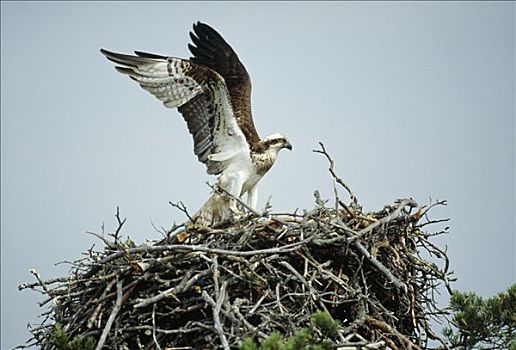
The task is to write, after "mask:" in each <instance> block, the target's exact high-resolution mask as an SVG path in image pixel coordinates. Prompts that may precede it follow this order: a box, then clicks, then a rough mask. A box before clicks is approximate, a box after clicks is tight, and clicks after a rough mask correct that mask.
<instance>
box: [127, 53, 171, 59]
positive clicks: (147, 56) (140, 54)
mask: <svg viewBox="0 0 516 350" xmlns="http://www.w3.org/2000/svg"><path fill="white" fill-rule="evenodd" d="M134 53H135V54H136V55H138V56H140V57H143V58H151V59H167V57H166V56H163V55H157V54H155V53H150V52H144V51H134Z"/></svg>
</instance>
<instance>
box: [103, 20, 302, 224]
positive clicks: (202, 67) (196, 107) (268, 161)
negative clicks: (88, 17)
mask: <svg viewBox="0 0 516 350" xmlns="http://www.w3.org/2000/svg"><path fill="white" fill-rule="evenodd" d="M190 37H191V39H192V42H193V44H194V45H191V44H189V45H188V47H189V49H190V51H191V52H192V54H193V56H192V57H191V58H190V59H189V60H186V59H181V58H175V57H167V56H161V55H156V54H152V53H145V52H140V51H135V54H136V56H133V55H125V54H119V53H114V52H110V51H107V50H104V49H102V50H101V52H102V53H103V54H104V55H105V56H106V57H107V58H108V59H109V60H111V61H113V62H115V63H116V64H117V66H116V69H117V71H119V72H120V73H122V74H125V75H128V76H129V77H130V78H131V79H133V80H135V81H136V82H138V83H139V84H140V86H141V87H142V88H143V89H145V90H147V91H148V92H149V93H151V94H152V95H154V96H155V97H156V98H158V99H159V100H160V101H162V102H163V104H164V105H165V106H166V107H168V108H177V109H178V110H179V112H180V113H181V114H182V115H183V118H184V120H185V122H186V124H187V127H188V131H189V132H190V134H191V135H192V138H193V144H194V153H195V154H196V155H197V157H198V159H199V161H200V162H202V163H203V164H205V165H206V167H207V172H208V173H209V174H213V175H220V176H219V179H218V185H219V186H221V187H222V188H224V189H225V190H226V191H228V192H229V193H231V194H232V195H233V196H235V197H237V198H240V197H242V196H243V195H244V194H246V193H247V195H248V198H247V199H248V204H249V205H250V206H251V207H252V208H255V207H256V204H257V189H256V186H257V183H258V182H259V180H260V179H261V178H262V177H263V176H264V175H265V174H266V173H267V171H268V170H269V169H270V168H271V167H272V165H273V164H274V162H275V160H276V157H277V154H278V152H279V151H280V150H281V149H282V148H289V149H291V148H292V146H291V145H290V143H289V142H288V141H287V139H286V138H285V137H284V136H282V135H280V134H274V135H271V136H269V137H267V138H265V139H263V140H262V139H261V138H260V136H259V135H258V132H257V131H256V128H255V126H254V122H253V117H252V112H251V80H250V78H249V74H248V73H247V71H246V69H245V67H244V65H243V64H242V63H241V62H240V60H239V59H238V56H237V54H236V53H235V51H234V50H233V49H232V48H231V46H230V45H229V44H228V43H227V42H226V41H225V40H224V38H222V36H221V35H220V34H219V33H218V32H217V31H215V30H214V29H213V28H211V27H210V26H208V25H206V24H204V23H200V22H197V23H196V24H194V26H193V32H191V33H190ZM237 212H238V209H237V206H236V203H235V201H228V200H226V199H224V198H222V197H220V195H219V194H218V193H214V194H212V196H211V197H210V199H209V200H208V201H207V202H206V203H205V204H204V205H203V207H202V208H201V209H200V210H199V212H198V213H197V214H196V215H195V218H196V219H197V220H196V222H195V223H196V224H200V225H216V224H217V223H220V222H221V221H225V220H226V219H227V218H228V217H231V216H232V215H233V214H235V213H237Z"/></svg>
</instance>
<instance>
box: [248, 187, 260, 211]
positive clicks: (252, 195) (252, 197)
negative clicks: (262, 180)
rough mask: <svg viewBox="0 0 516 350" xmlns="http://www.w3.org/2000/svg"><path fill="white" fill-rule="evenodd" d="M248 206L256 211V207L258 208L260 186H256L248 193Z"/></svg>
mask: <svg viewBox="0 0 516 350" xmlns="http://www.w3.org/2000/svg"><path fill="white" fill-rule="evenodd" d="M247 205H248V206H249V207H251V209H253V210H256V207H257V206H258V186H257V185H254V186H253V188H251V189H250V190H249V191H248V192H247Z"/></svg>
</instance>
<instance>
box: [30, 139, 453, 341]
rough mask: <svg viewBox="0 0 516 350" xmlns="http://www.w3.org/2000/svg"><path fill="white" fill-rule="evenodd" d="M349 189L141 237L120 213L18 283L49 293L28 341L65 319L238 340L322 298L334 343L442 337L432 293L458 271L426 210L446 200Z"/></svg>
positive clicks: (153, 337)
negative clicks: (62, 258) (380, 204)
mask: <svg viewBox="0 0 516 350" xmlns="http://www.w3.org/2000/svg"><path fill="white" fill-rule="evenodd" d="M323 151H324V153H325V154H326V151H325V150H324V148H323ZM326 155H327V154H326ZM328 159H329V160H330V162H331V167H330V171H331V173H332V175H333V176H334V179H335V180H336V183H341V184H342V185H343V186H345V184H344V183H343V182H342V181H341V180H340V179H339V178H338V177H336V176H335V174H334V172H333V162H332V161H331V158H329V156H328ZM345 187H347V186H345ZM351 197H352V200H351V203H350V204H345V203H344V202H343V201H342V200H340V199H339V198H338V197H336V198H335V200H336V204H337V205H338V207H333V208H330V207H328V206H326V204H325V201H323V200H321V198H320V197H319V196H318V195H316V207H315V208H314V209H313V210H310V211H306V212H304V213H303V214H271V213H265V214H263V215H261V216H258V217H256V216H254V215H252V217H249V218H246V219H245V220H241V221H239V222H236V223H233V224H231V225H229V226H227V227H224V228H218V229H206V228H203V229H200V228H195V227H194V226H191V227H187V226H184V225H181V226H178V227H174V228H173V229H171V230H170V231H169V232H167V235H166V237H165V238H164V239H163V240H161V241H159V242H154V243H153V244H145V245H139V246H135V245H134V244H133V243H131V242H130V241H127V242H123V241H122V240H121V239H120V237H121V229H122V226H123V223H124V221H123V220H121V219H120V216H119V215H118V213H117V219H118V223H119V227H118V229H117V230H116V232H114V233H113V234H110V235H109V237H103V236H100V235H99V238H101V239H102V240H103V241H104V243H105V247H104V249H103V250H101V251H94V250H90V251H88V254H87V258H85V259H81V260H79V261H77V262H75V263H74V265H73V271H72V273H71V275H70V276H67V277H64V278H57V279H52V280H47V281H43V280H42V279H41V278H40V277H39V275H38V274H37V273H36V272H35V271H34V274H35V276H36V277H37V282H36V283H32V284H25V285H22V286H20V289H26V288H32V289H39V290H41V291H42V292H43V293H44V294H45V295H46V297H47V299H46V300H44V301H43V302H42V303H41V305H42V306H44V305H46V306H48V305H49V304H52V307H51V308H49V309H48V311H46V312H45V313H44V315H45V316H46V319H45V320H44V321H43V322H42V324H41V325H38V326H32V328H31V332H32V335H33V339H32V340H31V344H36V345H37V346H38V347H40V348H41V349H55V348H56V347H55V334H54V333H55V327H54V325H55V323H59V324H61V325H62V327H63V330H64V331H65V332H66V333H67V334H68V336H69V337H70V338H73V337H75V336H81V337H88V336H91V337H93V339H94V342H95V344H96V348H97V349H101V348H103V347H104V348H106V349H138V348H145V349H147V348H150V349H216V348H222V349H230V348H231V349H233V348H238V345H239V344H240V342H241V340H242V339H243V338H245V337H253V338H254V339H257V340H260V339H261V340H263V339H264V338H265V337H266V336H267V335H269V334H270V333H271V332H273V331H276V332H279V333H281V334H283V335H286V336H289V335H293V334H296V333H297V332H299V331H300V330H301V329H303V328H309V327H311V324H310V319H311V316H312V315H313V314H314V313H315V312H316V311H318V310H323V311H327V312H329V313H330V314H331V316H332V317H333V318H334V319H335V320H338V321H339V322H340V327H339V330H338V332H337V333H336V334H335V335H334V337H333V338H332V339H330V340H331V342H332V343H333V344H334V345H335V348H342V349H344V348H345V349H378V348H385V347H389V348H392V349H423V348H427V342H428V339H437V338H438V336H437V335H435V334H434V333H433V332H432V330H431V328H430V325H429V320H430V317H438V316H439V315H444V312H442V311H441V310H439V309H438V308H437V306H436V302H435V300H434V293H437V292H438V288H439V286H440V285H441V284H442V285H445V286H447V287H448V278H449V272H448V258H447V256H446V254H445V252H444V251H443V250H442V249H440V248H439V247H437V246H436V245H435V244H434V243H432V242H431V240H432V237H433V236H436V235H439V234H443V233H446V229H444V230H441V231H438V232H427V229H428V227H431V225H432V224H434V223H436V222H441V221H442V220H431V219H430V218H428V211H429V210H430V209H431V208H432V207H434V206H436V205H445V202H436V203H434V204H432V205H430V206H428V207H423V206H419V205H418V204H417V203H416V202H415V201H413V200H411V199H404V200H398V201H396V202H395V203H394V204H393V205H387V206H385V207H384V208H383V209H381V210H379V211H376V212H368V213H366V212H363V211H362V209H361V207H360V205H358V201H357V200H356V197H355V196H354V195H352V194H351ZM108 238H109V240H108ZM430 256H431V258H430ZM448 288H449V287H448ZM350 335H351V336H350ZM352 335H356V337H352ZM443 346H445V345H444V344H443Z"/></svg>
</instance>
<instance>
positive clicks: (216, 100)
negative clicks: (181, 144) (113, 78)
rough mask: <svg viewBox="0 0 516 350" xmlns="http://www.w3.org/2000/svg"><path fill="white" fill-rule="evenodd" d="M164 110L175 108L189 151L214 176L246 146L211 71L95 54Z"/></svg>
mask: <svg viewBox="0 0 516 350" xmlns="http://www.w3.org/2000/svg"><path fill="white" fill-rule="evenodd" d="M100 51H101V52H102V54H104V55H105V56H106V57H107V58H108V59H109V60H110V61H113V62H115V63H116V64H117V66H116V67H115V68H116V70H117V71H119V72H120V73H122V74H125V75H127V76H129V77H130V78H131V79H133V80H135V81H136V82H138V83H139V84H140V86H141V87H142V88H143V89H145V90H147V91H148V92H150V93H151V94H152V95H154V96H155V97H157V98H158V99H159V100H160V101H162V102H163V104H164V105H165V106H166V107H169V108H176V107H177V108H178V110H179V111H180V113H181V114H182V115H183V118H184V119H185V121H186V123H187V125H188V130H189V131H190V134H192V137H193V141H194V153H195V154H196V155H197V157H198V159H199V161H200V162H202V163H204V164H206V166H207V170H208V173H209V174H219V173H220V172H222V171H223V170H224V169H225V168H226V166H227V165H228V164H229V162H230V161H231V158H232V157H233V156H234V155H236V154H237V153H239V152H245V153H244V154H249V145H248V143H247V141H246V139H245V136H244V134H243V133H242V131H241V130H240V128H239V126H238V124H237V121H236V119H235V116H234V112H233V108H232V105H231V102H230V96H229V92H228V90H227V88H226V84H225V82H224V79H223V78H222V77H221V76H220V75H219V74H218V73H216V72H215V71H213V70H211V69H209V68H207V67H204V66H201V65H199V64H196V63H193V62H190V61H187V60H183V59H180V58H174V57H165V56H159V55H155V54H149V53H143V52H138V51H137V52H136V54H137V55H138V56H133V55H125V54H120V53H115V52H110V51H107V50H104V49H101V50H100Z"/></svg>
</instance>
